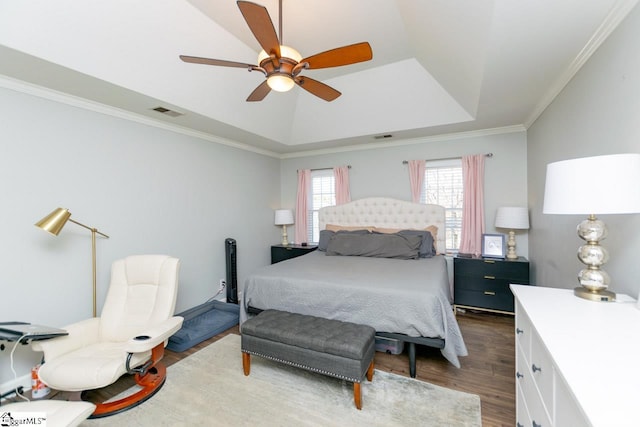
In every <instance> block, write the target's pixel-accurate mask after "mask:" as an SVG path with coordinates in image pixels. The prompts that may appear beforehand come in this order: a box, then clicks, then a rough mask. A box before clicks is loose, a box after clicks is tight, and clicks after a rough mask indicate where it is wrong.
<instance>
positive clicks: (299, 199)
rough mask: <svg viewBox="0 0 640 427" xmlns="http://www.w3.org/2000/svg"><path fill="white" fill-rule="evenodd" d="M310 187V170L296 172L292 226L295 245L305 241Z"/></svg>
mask: <svg viewBox="0 0 640 427" xmlns="http://www.w3.org/2000/svg"><path fill="white" fill-rule="evenodd" d="M310 185H311V169H301V170H299V171H298V195H297V196H296V223H295V226H294V231H295V234H296V236H295V243H296V244H298V245H299V244H300V243H303V242H306V241H307V217H308V210H307V200H308V199H309V186H310Z"/></svg>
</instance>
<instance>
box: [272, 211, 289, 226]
mask: <svg viewBox="0 0 640 427" xmlns="http://www.w3.org/2000/svg"><path fill="white" fill-rule="evenodd" d="M274 224H275V225H291V224H293V211H292V210H291V209H277V210H276V215H275V221H274Z"/></svg>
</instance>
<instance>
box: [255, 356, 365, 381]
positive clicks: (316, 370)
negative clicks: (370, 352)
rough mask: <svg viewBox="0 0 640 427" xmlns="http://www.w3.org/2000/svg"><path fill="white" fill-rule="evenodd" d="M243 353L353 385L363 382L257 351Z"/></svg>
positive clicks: (360, 379)
mask: <svg viewBox="0 0 640 427" xmlns="http://www.w3.org/2000/svg"><path fill="white" fill-rule="evenodd" d="M242 351H243V352H244V353H249V354H253V355H255V356H260V357H264V358H265V359H269V360H273V361H275V362H280V363H285V364H287V365H290V366H295V367H296V368H302V369H306V370H307V371H313V372H317V373H319V374H324V375H329V376H330V377H334V378H339V379H342V380H346V381H350V382H352V383H359V382H362V378H359V379H356V378H350V377H345V376H344V375H339V374H334V373H333V372H329V371H325V370H323V369H318V368H313V367H311V366H307V365H302V364H300V363H295V362H290V361H288V360H284V359H280V358H278V357H273V356H269V355H267V354H263V353H258V352H255V351H248V350H242Z"/></svg>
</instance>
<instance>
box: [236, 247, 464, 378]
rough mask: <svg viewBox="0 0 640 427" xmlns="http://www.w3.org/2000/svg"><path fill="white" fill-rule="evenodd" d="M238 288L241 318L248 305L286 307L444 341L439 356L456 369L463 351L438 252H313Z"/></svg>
mask: <svg viewBox="0 0 640 427" xmlns="http://www.w3.org/2000/svg"><path fill="white" fill-rule="evenodd" d="M240 291H241V292H242V293H241V298H240V306H241V309H240V322H241V323H242V322H244V321H245V320H246V319H247V308H248V307H249V306H251V307H254V308H258V309H276V310H283V311H291V312H296V313H301V314H308V315H314V316H320V317H326V318H330V319H338V320H343V321H349V322H354V323H359V324H364V325H370V326H372V327H373V328H375V330H376V331H380V332H395V333H401V334H406V335H409V336H413V337H417V336H422V337H430V338H443V339H444V340H445V347H444V348H443V349H442V354H443V355H444V357H446V358H447V360H449V361H450V362H451V363H452V364H453V365H455V366H456V367H460V363H459V361H458V356H466V355H467V349H466V347H465V345H464V341H463V340H462V334H461V333H460V328H459V327H458V323H457V322H456V319H455V316H454V314H453V310H452V308H451V303H450V298H449V281H448V276H447V269H446V261H445V259H444V257H443V256H440V255H439V256H435V257H433V258H426V259H417V260H399V259H389V258H371V257H357V256H326V255H325V253H324V252H319V251H315V252H311V253H309V254H307V255H304V256H301V257H298V258H294V259H290V260H287V261H283V262H280V263H277V264H273V265H269V266H265V267H262V268H260V269H258V270H257V271H255V272H254V273H253V274H251V275H250V276H249V277H248V278H247V280H246V281H245V283H244V287H243V288H242V289H240Z"/></svg>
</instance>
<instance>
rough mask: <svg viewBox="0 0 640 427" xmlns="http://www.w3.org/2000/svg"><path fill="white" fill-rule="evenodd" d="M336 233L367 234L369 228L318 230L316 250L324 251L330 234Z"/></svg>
mask: <svg viewBox="0 0 640 427" xmlns="http://www.w3.org/2000/svg"><path fill="white" fill-rule="evenodd" d="M336 233H351V234H369V230H352V231H346V230H341V231H331V230H320V239H319V240H318V250H319V251H322V252H325V251H326V250H327V245H328V244H329V239H331V236H333V235H335V234H336Z"/></svg>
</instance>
